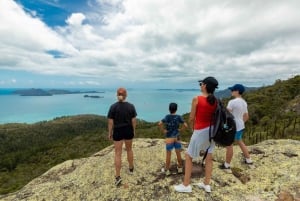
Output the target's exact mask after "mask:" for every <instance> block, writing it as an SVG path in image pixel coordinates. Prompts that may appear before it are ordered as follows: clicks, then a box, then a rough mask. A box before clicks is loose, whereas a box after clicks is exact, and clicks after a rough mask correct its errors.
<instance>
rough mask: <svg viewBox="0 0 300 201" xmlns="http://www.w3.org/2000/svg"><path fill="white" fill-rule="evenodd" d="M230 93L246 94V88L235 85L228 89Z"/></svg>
mask: <svg viewBox="0 0 300 201" xmlns="http://www.w3.org/2000/svg"><path fill="white" fill-rule="evenodd" d="M228 89H229V90H230V91H239V93H240V94H242V93H244V91H245V87H244V86H243V85H242V84H235V85H233V86H232V87H228Z"/></svg>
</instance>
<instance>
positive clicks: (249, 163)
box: [245, 158, 253, 165]
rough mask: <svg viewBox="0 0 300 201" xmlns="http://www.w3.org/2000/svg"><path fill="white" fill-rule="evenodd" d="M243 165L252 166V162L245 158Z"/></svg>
mask: <svg viewBox="0 0 300 201" xmlns="http://www.w3.org/2000/svg"><path fill="white" fill-rule="evenodd" d="M245 163H246V164H247V165H252V164H253V161H252V160H251V159H246V158H245Z"/></svg>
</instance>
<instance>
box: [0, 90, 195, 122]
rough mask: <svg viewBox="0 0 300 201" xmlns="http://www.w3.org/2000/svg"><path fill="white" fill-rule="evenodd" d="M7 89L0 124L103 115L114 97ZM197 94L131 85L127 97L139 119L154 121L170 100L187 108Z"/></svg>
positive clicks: (0, 98)
mask: <svg viewBox="0 0 300 201" xmlns="http://www.w3.org/2000/svg"><path fill="white" fill-rule="evenodd" d="M11 91H12V89H0V106H1V110H0V124H4V123H35V122H39V121H44V120H52V119H53V118H55V117H61V116H70V115H78V114H97V115H103V116H106V115H107V112H108V109H109V107H110V105H111V104H112V103H114V102H115V101H116V92H115V90H97V91H102V92H104V93H99V94H97V93H96V94H94V93H93V94H88V95H99V96H104V97H103V98H84V97H83V96H84V95H85V94H66V95H53V96H19V95H12V94H10V93H11ZM84 91H88V90H84ZM198 94H199V91H198V90H156V89H151V90H150V89H146V90H141V89H132V90H128V98H127V101H129V102H131V103H133V104H134V105H135V107H136V110H137V113H138V116H137V117H138V118H139V119H143V120H145V121H148V122H156V121H159V120H160V119H162V118H163V117H164V115H166V114H167V113H168V112H169V111H168V106H169V103H170V102H176V103H177V104H178V111H177V114H184V113H188V112H190V106H191V101H192V98H193V97H194V96H196V95H198Z"/></svg>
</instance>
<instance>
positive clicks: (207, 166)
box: [204, 153, 213, 185]
mask: <svg viewBox="0 0 300 201" xmlns="http://www.w3.org/2000/svg"><path fill="white" fill-rule="evenodd" d="M212 168H213V161H212V154H211V153H208V154H207V156H206V159H205V179H204V184H205V185H209V183H210V179H211V175H212Z"/></svg>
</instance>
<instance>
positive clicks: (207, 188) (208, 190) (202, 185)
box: [197, 182, 211, 193]
mask: <svg viewBox="0 0 300 201" xmlns="http://www.w3.org/2000/svg"><path fill="white" fill-rule="evenodd" d="M197 186H198V187H199V188H203V189H204V190H205V191H206V192H207V193H210V192H211V188H210V185H205V184H204V183H202V182H201V183H198V184H197Z"/></svg>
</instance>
